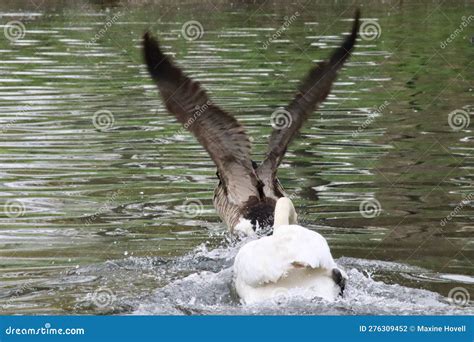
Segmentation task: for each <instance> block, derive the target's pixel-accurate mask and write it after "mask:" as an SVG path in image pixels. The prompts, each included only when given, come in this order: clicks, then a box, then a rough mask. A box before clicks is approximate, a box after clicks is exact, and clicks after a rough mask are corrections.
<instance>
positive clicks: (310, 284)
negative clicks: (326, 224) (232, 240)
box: [233, 197, 347, 304]
mask: <svg viewBox="0 0 474 342" xmlns="http://www.w3.org/2000/svg"><path fill="white" fill-rule="evenodd" d="M274 217H275V218H274V227H273V235H271V236H265V237H262V238H260V239H258V240H253V241H251V242H249V243H247V244H246V245H244V246H243V247H242V248H241V249H240V250H239V252H238V254H237V256H236V258H235V262H234V268H233V271H234V285H235V289H236V291H237V293H238V295H239V296H240V298H241V300H242V302H243V303H245V304H252V303H256V302H259V301H264V300H268V299H270V298H273V297H277V296H281V295H282V293H284V292H286V291H291V290H303V291H304V292H305V293H306V294H309V295H311V296H313V297H321V298H324V299H326V300H330V301H332V300H334V299H336V298H337V297H338V296H339V295H340V294H342V291H343V289H344V285H345V280H346V279H347V276H346V275H345V273H344V272H343V271H342V270H340V269H339V268H338V266H337V265H336V263H335V261H334V259H333V257H332V255H331V252H330V249H329V246H328V244H327V241H326V239H325V238H324V237H323V236H321V235H320V234H318V233H316V232H314V231H312V230H309V229H306V228H304V227H301V226H299V225H297V224H296V223H297V215H296V212H295V209H294V206H293V203H292V202H291V200H290V199H289V198H286V197H282V198H280V199H279V200H278V201H277V203H276V206H275V216H274Z"/></svg>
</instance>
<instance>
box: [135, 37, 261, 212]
mask: <svg viewBox="0 0 474 342" xmlns="http://www.w3.org/2000/svg"><path fill="white" fill-rule="evenodd" d="M143 45H144V55H145V62H146V64H147V66H148V71H149V72H150V74H151V76H152V78H153V80H155V82H156V83H157V85H158V89H159V91H160V93H161V96H162V97H163V100H164V102H165V105H166V108H167V109H168V110H169V111H170V112H171V113H172V114H174V115H175V116H176V118H177V119H178V121H179V122H181V123H182V124H183V125H184V127H185V128H187V129H188V130H189V131H191V132H192V133H193V134H194V135H195V137H196V138H197V140H198V141H199V142H200V143H201V145H202V146H203V147H204V148H205V149H206V150H207V152H208V153H209V155H210V156H211V158H212V160H213V161H214V163H215V164H216V166H217V169H218V172H219V176H220V179H221V181H222V182H223V184H224V186H225V187H224V188H225V190H226V192H227V195H228V196H229V200H230V201H231V202H233V203H234V204H237V205H239V204H243V203H244V202H245V201H247V200H248V199H249V198H250V197H251V196H258V189H257V185H258V181H257V177H256V174H255V171H254V169H253V167H252V163H251V160H250V146H251V145H250V141H249V139H248V137H247V134H246V133H245V131H244V128H243V127H242V126H241V125H240V124H239V122H238V121H237V120H236V119H235V118H234V117H233V116H232V115H230V114H228V113H226V112H224V111H223V110H222V109H220V108H219V107H218V106H216V105H215V104H214V103H212V101H211V100H210V99H209V97H208V96H207V94H206V92H205V91H204V89H203V88H202V87H201V86H200V84H199V83H198V82H196V81H193V80H192V79H190V78H189V77H187V76H186V75H185V74H184V73H183V72H182V71H181V69H180V68H179V67H177V66H176V65H175V64H174V63H173V62H172V61H171V59H170V58H169V57H168V56H166V55H165V54H163V52H162V51H161V49H160V47H159V44H158V42H157V41H156V40H155V39H154V38H153V37H151V36H150V34H149V33H146V34H145V35H144V43H143Z"/></svg>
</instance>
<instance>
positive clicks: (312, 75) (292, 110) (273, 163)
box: [257, 10, 360, 197]
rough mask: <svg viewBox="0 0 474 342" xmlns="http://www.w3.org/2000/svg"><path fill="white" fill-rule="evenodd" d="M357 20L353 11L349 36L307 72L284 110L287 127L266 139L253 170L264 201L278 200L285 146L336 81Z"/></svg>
mask: <svg viewBox="0 0 474 342" xmlns="http://www.w3.org/2000/svg"><path fill="white" fill-rule="evenodd" d="M359 16H360V13H359V11H358V10H357V12H356V15H355V19H354V24H353V26H352V32H351V34H350V35H349V36H348V37H347V38H346V39H345V40H344V42H343V44H342V45H341V47H339V48H338V49H336V50H335V51H334V52H333V54H332V55H331V57H330V58H329V60H328V61H325V62H322V63H318V65H316V66H315V67H314V68H313V69H311V70H310V72H309V73H308V75H307V76H306V78H305V79H304V81H303V82H302V83H301V85H300V87H299V89H298V93H297V94H296V96H295V98H294V99H293V101H292V102H291V103H290V104H289V105H288V106H287V107H286V111H287V113H285V114H288V115H289V118H286V119H288V120H287V122H290V124H289V125H287V127H284V128H282V129H277V128H278V127H277V128H274V129H273V132H272V134H271V136H270V141H269V145H268V149H267V154H266V157H265V160H264V161H263V163H262V164H261V165H260V166H259V168H258V169H257V175H258V177H259V178H260V180H261V181H262V182H263V183H264V193H265V196H268V197H279V194H278V191H277V189H276V182H277V181H276V172H277V169H278V166H279V165H280V163H281V160H282V159H283V156H284V155H285V152H286V149H287V148H288V145H289V144H290V143H291V141H292V140H293V138H294V137H295V136H296V134H297V133H298V132H299V130H300V128H301V126H302V125H303V123H304V122H305V121H306V119H307V118H308V116H309V115H310V114H311V113H312V112H313V111H314V110H315V109H316V107H317V106H318V104H320V103H321V102H323V101H324V99H326V97H327V95H328V94H329V92H330V90H331V86H332V84H333V82H334V80H335V79H336V76H337V71H338V70H339V69H340V68H341V67H342V65H343V64H344V61H345V60H346V59H347V58H348V57H349V55H350V52H351V50H352V48H353V47H354V44H355V41H356V38H357V33H358V31H359Z"/></svg>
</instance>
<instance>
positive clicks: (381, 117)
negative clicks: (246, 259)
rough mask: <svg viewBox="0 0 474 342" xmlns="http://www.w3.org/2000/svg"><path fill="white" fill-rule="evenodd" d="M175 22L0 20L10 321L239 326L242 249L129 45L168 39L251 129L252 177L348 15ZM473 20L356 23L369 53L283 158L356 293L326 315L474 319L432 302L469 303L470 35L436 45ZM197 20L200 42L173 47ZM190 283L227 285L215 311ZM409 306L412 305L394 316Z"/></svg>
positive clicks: (100, 10)
mask: <svg viewBox="0 0 474 342" xmlns="http://www.w3.org/2000/svg"><path fill="white" fill-rule="evenodd" d="M173 4H174V3H173V2H169V1H164V2H160V3H159V4H154V5H152V4H141V3H137V2H130V3H129V2H124V1H104V2H103V3H102V4H98V3H97V2H86V1H84V2H74V4H72V3H71V4H68V5H67V6H65V5H64V3H62V2H55V1H48V2H45V3H43V4H40V5H38V6H36V5H35V4H33V3H32V2H29V1H24V2H21V1H20V2H16V1H15V2H4V3H2V4H0V12H1V21H0V25H1V27H0V28H1V29H2V30H3V32H4V35H5V39H2V40H1V42H0V51H1V53H2V64H1V65H0V130H1V135H0V152H1V154H0V177H1V190H0V191H1V196H0V205H1V206H2V207H3V209H4V210H3V212H2V214H1V215H0V260H1V263H0V265H1V268H0V279H1V281H0V307H1V312H3V313H14V312H16V313H85V312H124V311H125V312H139V313H140V312H141V313H157V312H164V311H165V312H168V313H173V312H172V311H173V310H177V311H178V312H180V313H185V314H186V313H199V312H201V313H209V312H214V313H216V312H217V313H226V312H236V313H239V312H240V313H242V312H241V311H239V310H241V309H239V307H240V306H239V304H238V302H237V301H236V299H235V297H233V292H232V289H231V288H229V283H230V275H229V274H228V273H229V272H230V270H229V269H228V268H229V267H230V265H231V264H232V257H233V253H234V252H233V251H235V248H236V247H235V246H234V244H233V243H231V242H228V241H227V239H228V237H227V236H226V234H225V227H224V226H223V224H222V223H221V222H220V221H219V219H218V218H217V216H216V213H215V211H214V209H213V207H212V203H211V198H212V191H213V187H214V186H215V184H216V178H215V169H214V167H213V165H212V162H211V161H210V159H209V157H208V156H207V155H206V153H205V152H204V150H203V149H202V148H201V147H200V146H199V145H198V144H197V143H196V142H195V140H194V139H193V138H192V137H191V136H190V135H189V134H187V133H186V132H183V131H182V130H180V127H179V125H178V124H176V122H175V120H174V119H173V118H171V117H170V116H169V115H168V114H167V113H166V110H165V109H164V107H163V105H162V103H161V101H160V100H159V98H158V94H157V91H156V89H155V86H154V85H153V84H152V83H151V82H150V80H149V78H148V75H147V73H146V70H145V69H144V67H143V65H142V61H141V55H140V50H139V48H140V36H141V34H142V33H143V32H144V31H145V30H146V29H149V30H151V31H152V32H154V33H155V34H156V35H157V36H159V38H160V39H161V41H162V42H163V45H164V49H166V51H169V52H170V53H173V54H174V56H175V58H176V59H177V60H178V61H179V63H180V64H181V65H182V66H184V67H185V68H186V70H187V71H188V72H189V73H190V74H191V75H193V76H194V77H196V78H198V79H199V80H200V81H202V83H203V84H204V85H205V86H206V87H207V88H208V89H209V92H210V93H211V94H212V96H213V98H214V100H215V101H216V102H217V103H218V104H219V105H221V106H223V107H224V108H226V109H227V110H229V111H231V112H232V113H234V114H235V115H236V116H237V117H238V119H239V120H241V121H242V122H243V123H244V125H245V126H246V127H247V129H248V131H249V134H250V135H251V136H252V137H253V139H254V141H253V142H254V154H255V156H256V159H258V158H261V157H262V155H263V153H264V151H265V144H266V139H267V136H268V134H269V132H270V129H271V127H270V125H269V123H270V122H269V118H270V115H271V113H272V112H273V111H274V110H275V109H276V108H278V107H279V106H284V105H285V104H286V103H287V102H288V100H289V99H290V98H291V97H292V94H293V92H294V89H295V85H296V83H297V82H298V80H299V79H300V78H301V77H302V76H303V75H304V73H305V72H306V71H307V70H308V68H309V66H310V65H311V63H312V62H315V61H318V60H321V59H323V58H325V57H326V56H327V55H328V53H329V52H330V49H332V48H333V47H335V46H337V45H338V44H339V43H340V41H341V38H342V34H344V33H347V30H348V28H349V27H350V25H348V20H349V19H350V18H351V17H352V13H353V8H352V7H351V4H350V3H349V2H345V1H342V2H340V1H338V2H334V3H328V2H326V1H325V2H323V1H316V2H312V3H311V5H307V6H306V7H304V2H302V3H299V2H297V3H296V4H291V5H290V4H288V3H287V2H285V1H276V2H268V3H267V2H264V1H256V2H246V1H236V2H233V3H229V2H227V1H218V2H212V3H211V2H209V3H206V4H202V3H200V2H199V6H197V5H196V3H193V2H185V3H183V4H181V5H180V6H179V9H178V8H177V7H176V6H175V5H173ZM472 9H473V8H472V5H471V6H469V4H468V2H462V1H459V2H453V3H440V4H435V5H434V4H420V3H418V2H413V3H412V2H408V3H407V2H398V1H392V2H388V3H387V4H385V5H383V6H382V5H365V6H364V7H363V8H362V10H363V16H364V17H365V18H366V19H367V20H366V22H368V23H371V24H372V25H375V24H374V23H376V25H375V26H374V27H375V28H376V29H377V30H378V31H377V32H376V36H370V35H369V36H366V37H364V38H365V39H362V40H360V42H359V45H358V48H357V50H356V52H355V53H354V56H353V58H352V59H351V60H350V62H349V63H347V67H345V68H344V70H343V72H342V73H341V75H340V77H339V79H338V82H337V83H336V84H335V86H334V89H333V91H332V93H331V95H330V96H329V98H328V100H327V101H326V102H325V104H324V106H323V107H322V108H320V110H319V111H318V112H316V113H315V114H314V115H313V117H312V118H311V119H310V122H309V123H308V124H307V125H306V127H305V129H304V131H303V132H302V134H301V137H300V138H299V139H298V140H297V141H296V142H295V143H294V144H293V145H292V146H291V148H290V151H289V153H288V155H287V158H286V159H285V161H284V164H283V165H282V168H281V170H280V171H279V176H280V179H281V181H282V183H283V184H284V186H285V188H286V189H287V190H288V193H289V194H290V195H292V196H293V197H294V199H295V204H296V206H297V209H298V211H299V212H300V215H299V216H300V217H301V219H302V222H303V223H304V224H305V225H306V226H309V227H311V228H313V229H316V230H318V232H320V233H321V234H323V235H324V236H325V237H327V239H328V240H329V243H330V246H331V248H332V250H333V254H334V255H335V256H336V257H344V258H342V259H341V260H340V261H341V263H342V264H343V265H344V266H345V267H346V268H347V269H348V270H349V274H350V275H351V278H352V280H353V282H352V286H353V287H352V292H349V293H352V295H349V297H348V298H349V299H344V300H343V301H341V302H340V303H337V304H336V305H334V306H329V307H327V308H326V309H325V310H322V311H319V312H320V313H321V312H322V313H325V312H326V313H331V312H333V313H371V312H374V313H378V312H399V313H417V312H421V313H423V312H427V311H426V310H423V307H429V308H431V309H430V310H431V311H429V310H428V312H434V313H441V312H447V313H449V312H453V313H456V312H458V311H456V310H468V309H466V308H464V309H462V308H461V307H459V306H456V305H453V304H452V303H451V304H450V303H449V301H446V300H445V301H443V300H442V299H440V298H438V295H436V294H435V293H433V292H437V293H440V294H441V295H442V296H448V295H449V294H450V293H451V297H452V296H453V293H454V292H456V291H458V292H456V294H457V295H458V296H459V295H461V296H463V295H464V298H468V297H469V296H470V297H472V295H473V294H474V291H473V290H474V286H473V278H472V275H473V274H474V267H473V263H472V260H474V253H473V249H474V243H473V238H472V237H473V230H474V225H473V218H474V213H473V210H472V201H473V197H472V196H473V195H472V194H473V191H474V186H473V165H474V163H473V161H474V157H473V156H474V154H473V146H472V142H473V134H472V123H470V124H469V122H467V123H468V124H466V118H467V119H469V118H471V117H472V115H471V116H470V113H471V112H472V94H473V92H472V91H473V90H472V81H473V79H472V75H473V72H472V71H473V67H472V60H473V58H472V57H473V52H472V45H471V43H470V37H469V36H468V32H467V31H464V32H461V34H459V35H457V36H456V37H455V39H453V40H452V42H450V43H449V44H447V45H446V44H445V45H446V46H444V47H442V46H441V43H443V42H444V41H445V40H446V38H447V37H449V36H450V35H451V33H452V32H454V30H455V29H456V28H458V27H459V25H460V24H461V22H462V20H463V19H462V17H463V16H467V17H469V15H470V14H472ZM296 12H298V13H299V14H298V15H297V16H296V19H295V20H292V21H291V23H290V25H289V26H288V29H286V30H284V31H283V32H282V33H281V34H280V36H278V37H276V38H275V39H274V38H272V37H273V35H274V34H275V33H276V32H277V30H278V29H279V28H280V27H281V26H282V25H283V24H284V23H285V20H289V18H291V16H292V15H294V14H295V13H296ZM210 13H212V15H210ZM369 19H370V20H369ZM191 20H196V21H198V22H199V23H200V24H201V25H202V29H203V31H202V32H200V34H198V37H197V39H195V40H189V39H185V38H189V37H185V36H184V35H186V34H187V33H186V32H185V31H183V30H182V28H183V25H184V24H185V23H187V22H189V21H191ZM12 23H13V24H12ZM12 25H14V27H12ZM15 25H16V26H15ZM21 25H23V26H21ZM377 25H378V26H377ZM12 28H13V29H12ZM427 28H430V29H429V30H428V29H427ZM198 29H199V28H198ZM7 33H8V34H7ZM188 34H189V33H188ZM201 34H202V36H201ZM191 38H192V39H194V37H191ZM270 39H271V41H270ZM269 41H270V43H268V42H269ZM264 44H266V45H265V46H264ZM265 47H266V48H265ZM454 111H456V112H454ZM450 113H453V114H452V115H450ZM465 113H467V116H466V114H465ZM462 119H464V121H463V120H462ZM470 121H472V120H470ZM186 203H194V204H195V206H194V207H192V208H189V206H186V205H185V204H186ZM360 208H363V209H362V210H361V209H360ZM364 208H365V209H364ZM203 246H205V247H203ZM218 247H219V248H218ZM203 248H204V249H205V251H201V249H203ZM216 248H217V249H216ZM223 250H227V251H226V252H223ZM213 251H214V252H213ZM216 253H217V254H218V253H224V256H222V255H221V256H219V255H216ZM370 260H374V261H370ZM387 262H396V264H392V263H387ZM193 270H194V271H193ZM198 272H213V273H215V274H218V277H219V281H221V282H222V283H219V282H212V281H208V283H209V287H205V289H209V292H212V291H213V289H212V288H213V287H219V290H216V291H215V292H216V293H217V296H220V297H213V298H210V297H206V296H201V297H199V291H198V290H200V286H201V285H199V284H202V282H200V281H199V279H197V278H199V277H204V278H203V279H205V281H207V280H209V279H210V278H209V277H211V278H212V277H213V276H214V275H213V274H204V275H202V274H201V273H198ZM187 276H188V278H185V277H187ZM189 276H190V277H191V278H189ZM193 277H194V278H196V279H194V278H193ZM214 277H215V276H214ZM183 279H184V280H183ZM190 279H191V280H190ZM193 279H194V280H193ZM386 284H388V285H386ZM390 284H394V285H390ZM397 284H398V285H397ZM410 288H411V289H410ZM160 289H161V290H160ZM453 289H458V290H453ZM459 289H464V290H459ZM424 290H429V291H431V292H427V291H424ZM196 291H197V292H196ZM406 291H408V292H406ZM453 291H454V292H453ZM459 291H461V292H459ZM463 291H465V292H463ZM195 292H196V293H197V294H196V295H194V297H196V296H197V297H196V298H195V299H194V300H193V295H192V294H193V293H195ZM362 292H363V293H365V294H367V296H362V295H361V293H362ZM404 293H409V294H410V296H411V298H412V304H413V306H412V307H409V308H408V309H406V310H402V309H396V308H397V307H398V306H400V303H402V302H403V301H404V299H406V294H404ZM178 294H179V295H178ZM201 294H202V293H201ZM164 297H166V298H167V299H166V300H163V298H164ZM389 299H390V300H389ZM158 301H160V302H161V303H169V304H170V305H169V307H164V308H163V307H161V308H156V307H154V306H155V305H154V304H156V303H157V302H158ZM377 301H379V302H386V303H387V305H385V306H383V305H380V304H379V305H376V304H375V302H377ZM451 302H452V301H451ZM464 302H465V301H464ZM219 304H221V306H219ZM321 305H322V304H321V303H316V304H315V305H314V306H302V307H300V309H299V310H295V311H294V312H295V313H296V312H299V313H309V314H311V313H315V311H316V310H315V308H316V307H321ZM216 306H217V307H216ZM210 307H213V308H214V309H212V310H211V309H210ZM297 307H298V305H297ZM372 309H373V310H372ZM167 310H168V311H167ZM255 310H256V309H250V311H244V313H258V310H257V311H255ZM268 310H269V311H268ZM268 310H263V312H271V310H270V309H268ZM371 310H372V311H371ZM260 312H262V311H260Z"/></svg>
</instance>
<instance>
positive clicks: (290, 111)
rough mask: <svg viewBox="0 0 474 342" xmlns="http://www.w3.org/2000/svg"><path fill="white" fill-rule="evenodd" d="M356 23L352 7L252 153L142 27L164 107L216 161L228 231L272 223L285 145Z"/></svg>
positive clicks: (235, 126) (237, 127) (348, 45)
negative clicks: (281, 117)
mask: <svg viewBox="0 0 474 342" xmlns="http://www.w3.org/2000/svg"><path fill="white" fill-rule="evenodd" d="M358 29H359V12H358V11H357V12H356V17H355V19H354V24H353V27H352V31H351V33H350V34H349V35H348V36H347V37H346V38H345V40H344V41H343V43H342V44H341V46H340V47H339V48H337V49H335V51H334V52H333V53H332V55H331V56H330V58H329V59H328V60H327V61H324V62H320V63H318V64H316V65H315V66H313V68H312V69H311V70H310V71H309V73H308V74H307V76H306V78H305V79H304V80H303V82H302V83H301V85H300V86H299V88H298V90H297V93H296V95H295V97H294V98H293V100H292V101H290V103H289V104H288V106H286V107H285V110H284V113H286V114H285V115H287V116H288V117H287V119H288V121H289V125H287V126H286V127H274V128H273V131H272V133H271V136H270V139H269V144H268V149H267V152H266V155H265V158H264V159H263V161H262V162H261V163H260V164H257V163H255V162H254V161H253V160H252V159H251V153H250V149H251V144H250V139H249V137H248V136H247V134H246V132H245V130H244V128H243V126H242V125H241V124H240V123H239V122H238V121H237V120H236V119H235V118H234V117H233V116H232V115H231V114H229V113H227V112H226V111H224V110H222V109H221V108H220V107H219V106H217V104H215V103H214V102H213V101H212V100H211V99H210V98H209V96H208V95H207V93H206V91H205V90H204V89H203V87H202V86H201V85H200V84H199V82H197V81H194V80H192V79H191V78H190V77H188V76H187V75H185V73H184V72H183V71H182V70H181V68H179V67H178V66H177V65H176V64H175V63H174V62H173V61H172V60H171V58H170V57H169V56H167V55H166V54H164V53H163V51H162V50H161V47H160V45H159V43H158V41H157V40H156V39H154V38H153V37H152V36H151V35H150V34H149V33H145V35H144V40H143V50H144V57H145V62H146V65H147V67H148V71H149V73H150V75H151V77H152V79H153V80H154V81H155V83H156V84H157V86H158V90H159V92H160V94H161V97H162V98H163V101H164V103H165V105H166V108H167V109H168V111H169V112H170V113H172V114H173V115H174V116H175V117H176V119H177V120H178V121H179V122H180V123H181V124H182V125H183V126H184V127H185V128H186V129H188V130H189V131H190V132H191V133H192V134H193V135H194V136H195V137H196V139H197V140H198V141H199V143H200V144H201V145H202V146H203V147H204V148H205V149H206V151H207V152H208V153H209V156H210V157H211V159H212V160H213V162H214V164H215V165H216V167H217V177H218V179H219V183H218V185H217V187H216V189H215V192H214V206H215V208H216V211H217V213H218V214H219V216H220V217H221V219H222V220H223V221H224V222H225V223H226V225H227V226H228V227H229V229H230V231H232V232H235V231H238V230H239V228H241V227H244V228H245V229H243V230H242V231H244V232H247V231H248V226H249V225H250V226H251V230H252V231H256V230H258V228H265V227H270V228H271V227H272V226H273V221H274V217H273V213H274V209H275V204H276V201H277V200H278V199H279V198H281V197H284V190H283V188H282V186H281V185H280V182H279V181H278V179H277V176H276V173H277V170H278V167H279V165H280V163H281V161H282V159H283V157H284V155H285V153H286V150H287V148H288V146H289V144H290V143H291V141H292V140H293V139H294V137H295V136H296V135H297V134H298V132H299V131H300V129H301V127H302V125H303V123H304V122H305V121H306V120H307V119H308V117H309V116H310V114H311V113H313V112H314V110H315V109H316V108H317V106H318V105H319V104H320V103H321V102H323V101H324V100H325V99H326V97H327V95H328V94H329V92H330V90H331V86H332V84H333V83H334V81H335V79H336V76H337V72H338V70H339V69H340V68H341V67H342V66H343V64H344V62H345V61H346V60H347V58H348V57H349V56H350V53H351V51H352V48H353V47H354V45H355V42H356V38H357V32H358Z"/></svg>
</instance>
